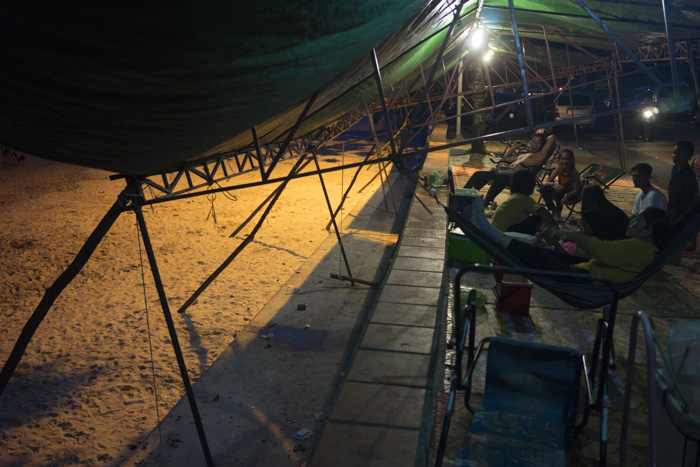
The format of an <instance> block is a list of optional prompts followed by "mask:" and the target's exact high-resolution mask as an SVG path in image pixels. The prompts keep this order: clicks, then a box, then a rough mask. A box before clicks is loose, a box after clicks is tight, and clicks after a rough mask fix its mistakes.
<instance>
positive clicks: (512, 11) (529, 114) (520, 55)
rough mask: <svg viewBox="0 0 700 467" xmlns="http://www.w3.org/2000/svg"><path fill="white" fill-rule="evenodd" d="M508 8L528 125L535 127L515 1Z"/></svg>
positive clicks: (511, 1) (510, 1)
mask: <svg viewBox="0 0 700 467" xmlns="http://www.w3.org/2000/svg"><path fill="white" fill-rule="evenodd" d="M508 6H509V8H510V20H511V23H512V24H513V36H514V37H515V48H516V49H517V52H518V63H519V64H520V78H521V79H522V82H523V93H524V94H525V110H526V112H527V124H528V126H530V127H532V126H533V124H534V123H533V120H532V106H531V105H530V92H529V91H528V89H527V76H526V74H525V60H524V59H523V51H522V48H521V46H520V34H518V23H516V22H515V5H514V4H513V0H508Z"/></svg>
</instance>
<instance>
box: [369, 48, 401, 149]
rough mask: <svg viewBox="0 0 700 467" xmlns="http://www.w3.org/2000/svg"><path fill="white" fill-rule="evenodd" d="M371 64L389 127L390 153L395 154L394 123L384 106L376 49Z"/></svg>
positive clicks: (384, 100)
mask: <svg viewBox="0 0 700 467" xmlns="http://www.w3.org/2000/svg"><path fill="white" fill-rule="evenodd" d="M372 66H373V67H374V79H375V81H376V82H377V90H378V91H379V100H380V101H381V103H382V110H383V111H384V121H385V122H386V125H387V127H388V128H389V131H388V133H389V143H391V153H392V154H396V145H395V144H394V125H392V121H391V120H392V119H391V118H390V116H389V109H388V108H387V106H386V97H385V96H384V85H383V84H382V74H381V71H380V69H379V60H377V51H376V50H374V49H372Z"/></svg>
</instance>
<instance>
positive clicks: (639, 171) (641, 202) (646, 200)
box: [632, 162, 667, 218]
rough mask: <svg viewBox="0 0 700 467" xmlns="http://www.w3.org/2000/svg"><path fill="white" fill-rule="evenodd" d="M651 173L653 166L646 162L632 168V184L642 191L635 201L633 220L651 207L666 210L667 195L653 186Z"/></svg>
mask: <svg viewBox="0 0 700 467" xmlns="http://www.w3.org/2000/svg"><path fill="white" fill-rule="evenodd" d="M651 171H652V169H651V166H650V165H649V164H645V163H644V162H642V163H639V164H637V165H635V166H634V167H632V183H633V184H634V186H635V187H636V188H639V189H640V190H641V191H640V192H639V193H637V197H636V198H635V200H634V207H633V208H632V218H635V217H637V216H638V215H639V213H640V212H642V211H644V210H645V209H646V208H649V207H654V208H659V209H663V210H664V211H665V210H666V204H667V202H666V195H664V194H663V193H662V192H661V190H659V189H658V188H656V187H655V186H654V185H652V184H651Z"/></svg>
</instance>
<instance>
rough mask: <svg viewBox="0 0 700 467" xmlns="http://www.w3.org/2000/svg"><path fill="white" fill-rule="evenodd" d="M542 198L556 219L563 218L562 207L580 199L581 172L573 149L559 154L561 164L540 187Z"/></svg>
mask: <svg viewBox="0 0 700 467" xmlns="http://www.w3.org/2000/svg"><path fill="white" fill-rule="evenodd" d="M540 193H541V194H542V199H543V200H544V203H545V204H546V205H547V209H549V212H551V213H552V215H553V216H554V220H556V221H559V220H561V209H562V206H563V205H564V204H566V203H573V202H576V201H578V199H579V197H580V196H581V174H579V173H578V171H577V170H576V159H575V158H574V152H573V151H572V150H571V149H564V150H563V151H562V152H561V153H560V154H559V165H558V166H557V170H555V171H553V172H552V174H551V175H550V176H549V178H548V179H547V180H546V181H545V182H544V185H543V186H542V187H540Z"/></svg>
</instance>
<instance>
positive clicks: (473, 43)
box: [469, 26, 486, 50]
mask: <svg viewBox="0 0 700 467" xmlns="http://www.w3.org/2000/svg"><path fill="white" fill-rule="evenodd" d="M484 39H486V30H485V29H484V28H482V27H481V26H479V27H478V28H476V29H475V30H474V32H472V33H471V34H470V35H469V48H470V49H472V50H475V49H478V48H480V47H481V46H482V45H483V44H484Z"/></svg>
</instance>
